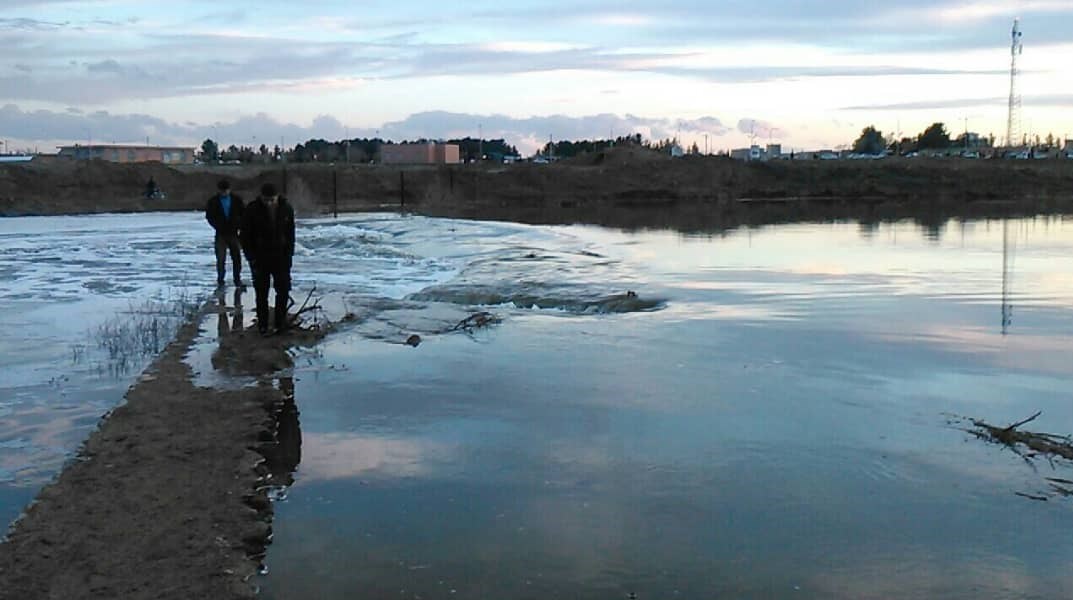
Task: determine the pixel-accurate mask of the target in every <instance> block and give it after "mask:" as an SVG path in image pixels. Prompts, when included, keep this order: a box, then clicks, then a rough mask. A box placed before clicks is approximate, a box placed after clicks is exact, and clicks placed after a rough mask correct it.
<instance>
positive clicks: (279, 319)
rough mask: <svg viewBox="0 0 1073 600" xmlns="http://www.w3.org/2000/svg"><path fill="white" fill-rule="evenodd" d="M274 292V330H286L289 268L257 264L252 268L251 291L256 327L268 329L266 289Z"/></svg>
mask: <svg viewBox="0 0 1073 600" xmlns="http://www.w3.org/2000/svg"><path fill="white" fill-rule="evenodd" d="M269 288H273V289H275V290H276V310H275V315H274V316H275V326H276V329H286V328H287V303H288V301H289V300H290V293H291V268H290V266H285V265H275V266H271V265H266V266H261V265H260V264H258V265H257V266H256V267H254V268H253V291H254V293H255V295H256V297H257V298H256V300H257V327H258V329H260V330H261V331H266V330H267V329H268V289H269Z"/></svg>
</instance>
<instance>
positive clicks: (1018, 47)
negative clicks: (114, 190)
mask: <svg viewBox="0 0 1073 600" xmlns="http://www.w3.org/2000/svg"><path fill="white" fill-rule="evenodd" d="M1011 38H1012V41H1011V43H1010V112H1009V116H1008V117H1007V119H1006V145H1007V146H1019V145H1021V92H1020V90H1019V89H1018V88H1017V76H1018V75H1019V72H1018V67H1017V59H1018V58H1019V57H1020V56H1021V53H1022V52H1023V51H1024V45H1022V43H1021V22H1020V19H1014V20H1013V31H1012V33H1011Z"/></svg>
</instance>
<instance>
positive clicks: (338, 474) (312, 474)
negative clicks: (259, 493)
mask: <svg viewBox="0 0 1073 600" xmlns="http://www.w3.org/2000/svg"><path fill="white" fill-rule="evenodd" d="M449 459H450V450H449V449H447V448H446V447H443V446H442V445H440V444H435V443H433V442H429V441H416V440H403V439H391V438H383V437H375V436H365V435H358V434H349V433H308V432H306V433H304V435H303V438H302V463H301V465H299V468H298V469H299V474H300V477H299V478H300V479H301V480H302V482H303V483H310V482H317V481H328V480H333V479H350V478H355V477H359V476H365V477H376V476H380V477H420V476H423V475H427V474H429V473H430V472H431V470H432V466H433V465H432V463H433V462H434V461H439V460H449Z"/></svg>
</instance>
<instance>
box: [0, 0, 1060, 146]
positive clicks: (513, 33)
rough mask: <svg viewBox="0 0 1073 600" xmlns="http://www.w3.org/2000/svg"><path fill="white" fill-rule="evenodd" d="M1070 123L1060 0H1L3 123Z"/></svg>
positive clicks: (120, 128) (236, 139)
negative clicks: (1012, 50)
mask: <svg viewBox="0 0 1073 600" xmlns="http://www.w3.org/2000/svg"><path fill="white" fill-rule="evenodd" d="M1015 16H1019V17H1020V18H1021V19H1022V27H1023V29H1024V31H1025V53H1024V55H1023V56H1022V68H1023V70H1024V74H1023V77H1022V79H1021V89H1022V93H1023V97H1024V114H1023V127H1022V128H1023V129H1024V130H1025V131H1030V132H1032V133H1039V134H1040V135H1046V134H1047V133H1054V134H1055V135H1056V136H1063V135H1067V134H1069V135H1073V111H1071V110H1070V109H1073V89H1070V82H1073V66H1071V65H1073V60H1071V59H1073V40H1071V35H1070V34H1069V32H1070V31H1073V1H1071V0H1007V1H1003V0H926V1H925V0H902V1H899V2H883V3H880V2H867V1H858V2H840V1H833V0H826V1H820V0H751V1H746V0H724V1H715V0H709V1H698V0H679V1H675V2H662V3H659V2H651V1H650V0H649V1H645V2H641V1H636V0H617V1H602V0H588V1H585V0H576V1H573V2H556V1H554V0H544V1H543V2H533V1H529V0H520V1H515V2H511V3H504V2H486V1H470V2H466V3H442V2H435V3H433V2H425V1H414V2H399V1H395V2H384V1H378V0H372V1H366V2H350V1H347V2H343V1H328V2H296V1H290V2H278V1H273V0H260V1H258V2H253V1H247V0H232V1H230V2H226V3H225V2H208V1H203V0H190V1H185V2H183V1H175V2H155V1H154V2H148V1H143V0H98V1H94V2H85V1H75V0H4V2H3V3H2V5H0V47H3V48H4V55H5V58H6V60H4V61H3V63H0V136H3V137H4V139H6V140H8V143H9V146H15V147H19V145H22V146H40V147H48V146H49V145H54V144H56V143H62V142H71V141H88V140H92V141H95V142H113V141H115V142H130V141H139V140H140V141H144V140H145V138H147V137H148V138H149V139H150V141H152V142H155V143H196V142H199V141H200V140H201V139H204V137H213V138H215V139H218V140H220V141H222V142H223V143H224V144H231V143H235V144H260V143H279V142H280V140H283V142H284V143H285V144H286V145H292V144H294V143H295V142H297V141H304V140H305V139H307V138H309V137H325V138H341V137H343V136H345V135H351V136H362V135H375V134H376V133H377V132H379V133H380V135H382V136H385V137H393V138H396V139H400V138H417V137H453V136H462V135H467V134H469V135H476V134H477V133H478V131H480V132H481V133H482V134H484V136H485V137H506V138H507V139H509V140H511V141H512V142H514V143H516V144H518V145H519V146H520V147H522V148H523V149H526V150H531V149H533V148H535V147H536V146H537V145H538V144H540V143H542V142H543V141H546V140H547V139H548V137H549V136H551V137H554V138H557V139H561V138H578V137H604V136H607V135H611V134H614V135H622V134H625V133H635V132H640V133H642V134H644V135H645V136H651V137H669V136H674V135H680V136H681V137H682V138H683V139H684V141H686V142H687V143H691V142H693V141H696V142H698V143H699V144H700V146H701V147H703V146H704V140H705V136H707V139H708V144H709V147H710V148H711V149H713V150H720V149H725V148H731V147H735V146H741V145H744V144H747V143H748V142H749V141H750V139H755V140H757V141H763V142H766V141H768V140H770V141H776V142H782V143H783V144H784V145H785V146H787V147H796V148H818V147H834V146H838V145H840V144H846V143H850V142H852V140H853V139H854V138H855V137H856V135H857V134H858V133H859V131H860V129H861V128H863V127H864V126H867V125H871V124H874V125H876V126H877V127H879V128H880V129H881V130H883V131H885V132H895V131H898V130H900V131H901V132H902V133H903V134H905V135H913V134H916V133H919V132H920V131H922V130H923V128H924V127H926V126H927V125H928V124H929V123H931V122H933V121H936V120H940V121H944V122H946V123H947V124H948V127H949V128H950V129H951V130H955V131H960V130H962V129H964V128H965V126H966V125H967V126H968V128H969V129H970V130H974V131H979V132H981V133H984V134H987V133H994V134H995V135H996V136H998V137H1000V138H1001V137H1003V135H1004V133H1005V123H1006V97H1007V94H1008V91H1009V87H1008V86H1009V77H1008V68H1009V29H1010V25H1011V23H1012V19H1013V18H1014V17H1015Z"/></svg>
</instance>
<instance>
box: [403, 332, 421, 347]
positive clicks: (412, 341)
mask: <svg viewBox="0 0 1073 600" xmlns="http://www.w3.org/2000/svg"><path fill="white" fill-rule="evenodd" d="M420 343H421V336H419V335H417V334H416V333H415V334H413V335H411V336H410V337H408V338H406V345H407V346H413V347H414V348H416V347H417V345H418V344H420Z"/></svg>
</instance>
